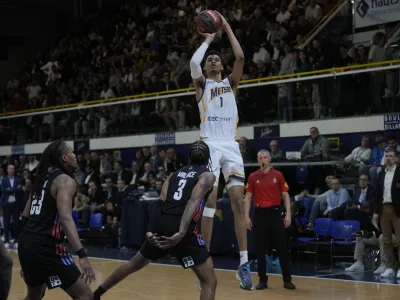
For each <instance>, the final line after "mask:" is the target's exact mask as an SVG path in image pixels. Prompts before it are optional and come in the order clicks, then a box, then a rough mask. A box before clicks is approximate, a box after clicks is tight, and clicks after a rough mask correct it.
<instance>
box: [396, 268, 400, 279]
mask: <svg viewBox="0 0 400 300" xmlns="http://www.w3.org/2000/svg"><path fill="white" fill-rule="evenodd" d="M396 278H397V279H400V270H397V275H396Z"/></svg>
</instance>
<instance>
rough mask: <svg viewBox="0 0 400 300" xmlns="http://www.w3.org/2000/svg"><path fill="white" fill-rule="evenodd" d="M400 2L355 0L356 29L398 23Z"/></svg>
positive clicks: (394, 0) (397, 0)
mask: <svg viewBox="0 0 400 300" xmlns="http://www.w3.org/2000/svg"><path fill="white" fill-rule="evenodd" d="M399 14H400V0H354V26H355V28H361V27H367V26H373V25H379V24H384V23H389V22H395V21H398V20H399V19H400V18H399Z"/></svg>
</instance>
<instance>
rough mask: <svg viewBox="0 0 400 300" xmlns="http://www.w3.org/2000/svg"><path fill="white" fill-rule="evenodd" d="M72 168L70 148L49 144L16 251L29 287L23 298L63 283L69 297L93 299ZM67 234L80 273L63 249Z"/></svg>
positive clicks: (31, 297)
mask: <svg viewBox="0 0 400 300" xmlns="http://www.w3.org/2000/svg"><path fill="white" fill-rule="evenodd" d="M76 166H77V163H76V159H75V154H74V153H73V151H72V148H71V147H69V146H68V145H67V144H66V143H65V142H61V141H58V142H53V143H51V144H50V145H49V146H48V147H47V148H46V149H45V151H44V153H43V155H42V158H41V160H40V164H39V168H38V172H37V176H36V178H37V179H36V182H35V186H34V188H33V190H32V193H31V195H30V199H29V200H28V203H27V204H26V207H25V210H24V213H23V216H24V218H25V225H24V227H23V230H22V233H21V234H20V237H19V249H18V255H19V260H20V263H21V267H22V272H23V277H24V280H25V282H26V284H27V286H28V296H27V298H25V299H29V300H30V299H42V297H43V295H44V293H45V290H46V286H47V288H49V289H53V288H57V287H61V288H62V289H64V290H65V292H66V293H68V294H69V295H70V296H71V298H73V299H92V298H93V293H92V291H91V290H90V288H89V286H88V285H87V283H86V282H87V281H89V283H90V282H91V281H92V280H93V279H94V272H93V270H92V267H91V266H90V263H89V261H88V259H87V255H86V252H85V250H84V249H83V247H82V244H81V242H80V240H79V235H78V232H77V230H76V226H75V223H74V220H73V218H72V207H73V197H74V195H75V193H76V182H75V180H74V179H73V173H72V170H73V169H74V168H76ZM64 232H65V233H64ZM65 234H66V235H67V237H68V241H69V243H70V244H71V247H72V249H74V250H75V251H76V254H78V256H79V264H80V266H81V268H82V271H83V275H81V272H80V271H79V269H78V267H77V266H76V265H75V262H74V260H73V258H72V256H71V254H69V253H68V252H67V251H66V249H65V247H64V238H65Z"/></svg>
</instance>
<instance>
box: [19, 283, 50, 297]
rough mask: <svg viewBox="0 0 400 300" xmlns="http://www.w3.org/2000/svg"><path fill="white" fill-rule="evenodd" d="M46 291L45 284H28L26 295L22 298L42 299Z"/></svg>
mask: <svg viewBox="0 0 400 300" xmlns="http://www.w3.org/2000/svg"><path fill="white" fill-rule="evenodd" d="M45 293H46V285H45V284H44V283H43V284H40V285H38V286H29V285H28V295H27V296H26V297H25V299H24V300H41V299H43V297H44V295H45Z"/></svg>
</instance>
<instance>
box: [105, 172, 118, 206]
mask: <svg viewBox="0 0 400 300" xmlns="http://www.w3.org/2000/svg"><path fill="white" fill-rule="evenodd" d="M122 180H123V179H122ZM116 193H117V188H116V187H115V186H114V185H113V181H112V179H111V177H107V178H106V179H105V184H104V189H103V197H104V198H103V199H104V204H105V205H107V204H108V203H109V202H111V203H115V201H116Z"/></svg>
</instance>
